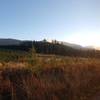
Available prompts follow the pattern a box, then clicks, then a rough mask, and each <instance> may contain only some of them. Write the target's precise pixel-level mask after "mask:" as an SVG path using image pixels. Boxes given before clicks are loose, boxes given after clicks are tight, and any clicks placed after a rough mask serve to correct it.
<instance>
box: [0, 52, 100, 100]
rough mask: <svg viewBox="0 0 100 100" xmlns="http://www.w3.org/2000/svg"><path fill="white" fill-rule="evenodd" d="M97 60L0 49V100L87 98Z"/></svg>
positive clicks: (98, 76)
mask: <svg viewBox="0 0 100 100" xmlns="http://www.w3.org/2000/svg"><path fill="white" fill-rule="evenodd" d="M99 91H100V59H99V58H90V57H87V58H84V57H68V56H57V55H44V54H37V53H35V52H34V50H33V51H31V52H21V51H9V50H8V51H5V50H1V51H0V100H91V98H92V97H93V96H94V95H95V94H96V93H97V92H99Z"/></svg>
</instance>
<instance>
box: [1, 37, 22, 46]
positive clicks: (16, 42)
mask: <svg viewBox="0 0 100 100" xmlns="http://www.w3.org/2000/svg"><path fill="white" fill-rule="evenodd" d="M20 43H21V40H17V39H10V38H7V39H3V38H0V45H1V46H2V45H4V46H6V45H7V46H8V45H19V44H20Z"/></svg>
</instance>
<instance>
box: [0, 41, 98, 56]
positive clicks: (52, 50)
mask: <svg viewBox="0 0 100 100" xmlns="http://www.w3.org/2000/svg"><path fill="white" fill-rule="evenodd" d="M32 47H34V48H35V50H36V52H37V53H42V54H55V55H62V56H73V57H98V58H99V57H100V51H99V50H93V49H74V48H72V47H69V46H66V45H63V44H62V43H58V42H56V41H54V42H52V43H50V42H47V41H45V40H44V41H23V42H21V44H20V45H8V46H0V49H6V50H19V51H29V50H30V49H31V48H32Z"/></svg>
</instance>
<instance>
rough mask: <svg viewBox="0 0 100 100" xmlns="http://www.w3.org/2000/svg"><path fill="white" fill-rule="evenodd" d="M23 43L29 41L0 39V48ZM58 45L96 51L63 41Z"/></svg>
mask: <svg viewBox="0 0 100 100" xmlns="http://www.w3.org/2000/svg"><path fill="white" fill-rule="evenodd" d="M25 41H31V40H18V39H12V38H0V46H9V45H20V44H21V43H23V42H25ZM58 42H59V43H62V44H63V45H65V46H68V47H71V48H73V49H81V50H87V49H90V50H91V49H97V48H94V47H93V46H86V47H82V46H81V45H78V44H74V43H68V42H63V41H58Z"/></svg>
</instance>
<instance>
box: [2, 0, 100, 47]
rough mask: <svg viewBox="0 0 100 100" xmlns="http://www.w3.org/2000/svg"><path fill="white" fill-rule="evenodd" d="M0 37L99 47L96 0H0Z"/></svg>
mask: <svg viewBox="0 0 100 100" xmlns="http://www.w3.org/2000/svg"><path fill="white" fill-rule="evenodd" d="M0 38H16V39H33V40H34V39H35V40H41V39H43V38H47V39H57V40H62V41H68V42H74V43H78V44H81V45H83V46H84V45H96V46H98V45H100V0H0Z"/></svg>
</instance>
